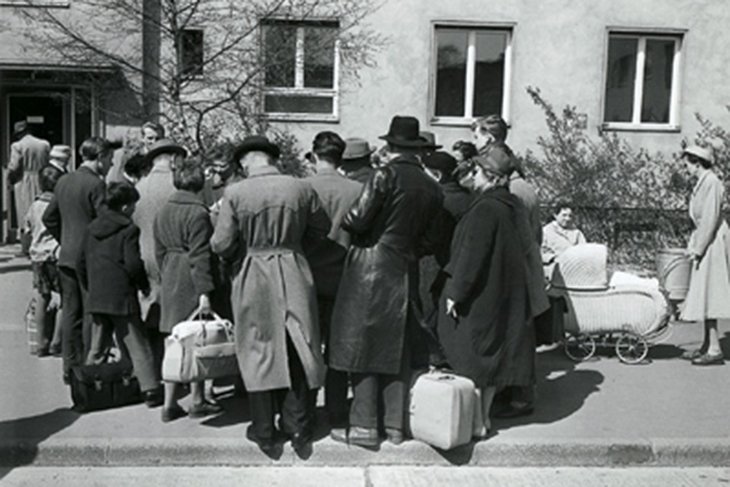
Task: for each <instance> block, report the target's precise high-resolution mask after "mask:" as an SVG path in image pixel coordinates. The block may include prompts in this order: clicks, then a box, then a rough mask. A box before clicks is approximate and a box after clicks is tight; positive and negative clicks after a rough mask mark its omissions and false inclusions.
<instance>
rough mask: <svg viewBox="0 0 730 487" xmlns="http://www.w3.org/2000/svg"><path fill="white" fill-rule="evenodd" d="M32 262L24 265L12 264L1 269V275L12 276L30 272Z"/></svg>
mask: <svg viewBox="0 0 730 487" xmlns="http://www.w3.org/2000/svg"><path fill="white" fill-rule="evenodd" d="M29 270H30V261H28V262H25V263H23V264H11V265H6V266H3V267H0V274H10V273H12V272H20V271H29Z"/></svg>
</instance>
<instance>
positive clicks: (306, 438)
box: [282, 431, 312, 451]
mask: <svg viewBox="0 0 730 487" xmlns="http://www.w3.org/2000/svg"><path fill="white" fill-rule="evenodd" d="M282 433H283V432H282ZM284 435H285V436H286V437H287V439H289V441H291V447H292V448H294V450H295V451H300V450H303V449H304V448H306V447H307V445H309V444H310V443H312V433H310V432H308V431H299V432H297V433H291V434H289V433H284Z"/></svg>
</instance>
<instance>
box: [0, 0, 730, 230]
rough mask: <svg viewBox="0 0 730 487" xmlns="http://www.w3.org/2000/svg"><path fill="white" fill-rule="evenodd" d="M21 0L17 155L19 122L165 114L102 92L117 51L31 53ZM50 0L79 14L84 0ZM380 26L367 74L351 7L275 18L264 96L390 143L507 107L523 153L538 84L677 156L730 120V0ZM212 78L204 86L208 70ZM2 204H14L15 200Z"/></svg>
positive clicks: (265, 103)
mask: <svg viewBox="0 0 730 487" xmlns="http://www.w3.org/2000/svg"><path fill="white" fill-rule="evenodd" d="M19 3H21V4H26V3H27V1H20V2H17V1H12V0H11V1H8V0H4V1H3V0H0V19H2V21H0V157H2V159H3V161H2V162H3V163H6V160H7V156H8V152H9V144H10V141H11V133H10V132H11V129H12V125H13V123H14V122H15V121H17V120H19V119H26V120H28V121H29V122H31V123H34V122H35V123H37V125H38V126H42V127H43V131H42V133H41V135H42V136H45V138H47V139H48V140H50V141H51V143H66V144H70V145H72V146H74V147H77V146H78V144H79V143H80V142H81V140H82V139H83V138H85V137H87V136H88V135H90V134H100V135H105V136H108V137H115V138H118V137H119V136H120V134H122V133H123V132H124V131H125V130H127V128H128V127H130V126H135V125H137V124H138V123H139V121H140V119H141V118H144V117H145V113H151V112H152V111H151V109H150V106H152V107H154V106H155V100H150V99H149V97H148V99H143V100H139V99H135V98H134V97H133V96H131V95H129V93H125V91H124V90H123V89H122V88H110V89H109V90H103V91H102V92H100V90H99V88H98V87H99V86H100V85H99V83H98V81H99V80H100V79H109V80H113V79H114V78H115V77H117V76H118V71H117V70H116V69H115V66H114V65H113V63H95V64H86V65H67V64H64V63H61V62H59V61H54V57H53V56H51V55H48V54H47V53H43V52H40V53H35V54H34V55H32V56H29V55H28V52H27V49H23V48H22V46H21V44H20V43H19V42H18V40H17V39H18V32H20V31H21V30H22V29H27V28H28V25H27V22H26V21H24V20H23V18H22V15H21V14H20V12H19V11H18V9H19V8H20V9H22V8H36V7H31V6H21V7H18V4H19ZM36 3H38V2H36ZM40 3H42V4H54V6H56V7H57V8H59V9H67V11H68V14H69V15H74V8H75V5H74V1H73V0H68V1H63V0H48V1H41V2H40ZM144 3H145V4H148V3H149V4H153V3H154V2H144ZM79 15H80V13H79ZM365 23H366V24H367V26H368V27H369V28H371V29H372V30H374V31H376V32H378V33H380V34H381V35H382V38H383V41H384V42H383V43H382V45H381V46H379V48H378V50H377V51H376V52H375V54H374V57H373V60H374V65H373V66H369V67H367V66H366V67H362V68H359V69H358V70H357V76H352V75H351V74H349V73H347V72H346V71H345V70H344V69H343V66H342V63H341V59H340V56H339V51H340V49H341V48H342V46H341V45H340V41H338V40H337V32H338V29H340V28H341V24H340V22H339V19H336V18H317V19H312V20H311V21H292V20H291V19H285V18H282V19H277V18H275V17H274V18H272V19H267V21H266V22H263V23H262V25H261V27H260V30H261V35H260V40H261V42H260V45H259V46H258V49H260V50H261V51H262V52H261V54H262V58H263V59H267V52H266V51H267V49H270V46H271V45H273V43H274V42H277V45H278V46H279V47H278V48H277V59H278V61H279V62H278V63H277V68H276V69H273V68H271V69H269V67H267V68H266V69H264V72H263V74H262V82H261V87H262V90H261V96H260V105H259V108H260V110H261V111H262V112H263V113H264V114H265V117H266V118H267V119H268V120H269V121H270V123H271V124H272V125H273V126H275V127H276V128H279V129H282V130H286V131H288V132H290V133H292V134H294V135H295V136H296V137H297V138H298V140H299V141H300V145H301V146H302V148H305V147H306V146H307V145H308V143H309V141H310V140H311V139H312V137H313V136H314V134H316V133H317V132H318V131H321V130H335V131H337V132H339V133H340V134H342V135H343V136H345V137H350V136H359V137H364V138H366V139H368V140H370V141H371V143H374V144H375V143H377V142H378V139H377V137H378V136H379V135H382V134H383V133H385V132H386V131H387V128H388V123H389V121H390V119H391V117H392V116H393V115H395V114H410V115H414V116H416V117H418V118H419V120H420V121H421V124H422V127H423V129H424V130H430V131H432V132H434V133H435V135H436V138H437V141H438V142H439V143H441V144H443V145H444V146H446V147H447V148H448V147H450V146H451V144H452V143H453V142H455V141H456V140H459V139H468V138H469V136H470V131H469V126H470V124H471V122H472V121H473V119H474V117H477V116H481V115H487V114H491V113H500V114H502V116H503V117H504V118H505V119H506V120H507V121H508V122H509V124H510V125H511V133H510V138H509V142H510V144H511V145H512V146H513V147H514V148H515V150H517V151H518V152H523V151H525V150H526V149H535V148H536V140H537V138H538V137H539V136H540V135H545V134H546V132H547V128H546V125H545V121H544V117H543V113H542V112H541V110H540V108H539V107H538V106H536V105H535V104H534V103H533V102H532V100H531V98H530V97H529V95H528V93H527V90H526V88H527V87H528V86H532V87H535V88H539V89H540V91H541V93H542V95H543V97H544V98H545V99H546V100H547V101H548V102H550V103H551V104H552V105H553V106H554V107H555V108H558V109H559V108H560V107H562V106H564V105H572V106H575V107H577V109H578V111H579V112H581V113H582V114H583V117H582V120H581V122H582V123H585V126H586V128H587V129H588V131H589V133H592V134H598V133H599V131H615V132H617V133H619V134H620V135H621V136H622V137H625V138H626V139H627V140H628V141H629V142H630V143H631V144H632V145H634V146H640V147H645V148H646V149H648V150H651V151H663V152H665V153H667V154H669V153H671V152H676V151H677V150H678V149H679V147H680V142H681V141H682V140H683V139H692V137H693V136H694V134H695V133H696V132H697V130H698V129H699V124H698V122H697V120H696V118H695V114H696V113H700V114H702V115H703V116H704V117H706V118H709V119H711V120H713V121H714V122H716V123H718V124H720V125H725V126H728V125H730V114H729V112H728V110H727V108H726V106H727V105H728V104H730V101H729V100H730V88H728V84H727V82H726V80H727V79H728V78H729V77H730V53H729V52H728V51H727V50H726V49H724V47H723V46H724V45H725V41H726V40H729V39H730V34H728V32H727V29H726V26H727V25H730V9H727V8H726V2H724V1H723V0H642V1H641V2H637V1H634V0H505V1H503V2H485V1H483V0H450V1H448V2H446V1H443V0H389V1H386V2H382V5H381V6H380V7H379V8H378V9H377V10H375V11H373V12H372V13H371V14H370V15H369V16H368V17H367V18H366V19H365ZM143 30H144V29H142V27H141V25H140V32H139V35H138V36H136V37H135V36H132V37H131V38H129V39H126V42H129V43H132V44H133V45H139V46H140V49H141V50H142V51H144V52H145V53H147V52H149V51H150V49H152V50H153V51H154V50H159V49H160V43H159V41H157V42H155V40H154V35H155V32H154V31H153V32H151V33H150V32H143ZM207 34H208V31H207V28H206V26H204V25H201V26H200V27H199V28H196V29H194V30H193V31H191V32H189V33H188V34H187V35H186V37H185V42H186V43H187V44H185V45H186V46H187V47H186V51H187V52H189V54H190V55H189V56H185V57H184V59H182V60H181V61H182V62H186V63H188V64H189V67H188V68H185V69H192V70H195V69H197V68H196V64H195V59H196V58H197V57H198V56H205V52H206V51H205V49H203V48H202V47H201V44H204V43H205V42H206V40H205V39H206V35H207ZM282 45H283V46H284V47H283V49H282V47H281V46H282ZM313 46H317V47H316V49H315V48H314V47H313ZM152 56H153V57H154V52H152ZM269 58H271V56H269ZM197 74H199V75H200V79H201V80H202V82H203V83H204V82H205V76H206V73H205V72H201V73H197ZM123 84H124V83H121V84H120V83H116V84H113V85H109V86H123ZM147 85H149V83H148V84H147ZM115 106H117V107H119V106H122V107H126V108H127V113H128V114H129V115H128V116H126V117H125V116H119V115H113V114H114V113H116V114H118V113H120V110H113V109H112V108H115ZM5 193H6V192H4V195H5V197H4V201H5V202H7V197H6V194H5ZM3 209H4V212H5V213H6V214H7V213H8V207H7V204H6V205H5V206H4V208H3ZM6 220H7V218H6Z"/></svg>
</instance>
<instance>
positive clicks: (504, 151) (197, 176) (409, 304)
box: [27, 115, 730, 451]
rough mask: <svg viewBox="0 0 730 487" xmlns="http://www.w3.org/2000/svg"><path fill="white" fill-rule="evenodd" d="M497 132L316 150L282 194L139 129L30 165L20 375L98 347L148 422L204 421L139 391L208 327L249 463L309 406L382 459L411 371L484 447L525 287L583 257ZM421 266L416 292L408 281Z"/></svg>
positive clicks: (398, 425) (223, 151) (530, 403)
mask: <svg viewBox="0 0 730 487" xmlns="http://www.w3.org/2000/svg"><path fill="white" fill-rule="evenodd" d="M507 131H508V126H507V124H506V123H505V121H504V120H502V119H501V117H499V116H497V115H493V116H488V117H483V118H479V119H477V120H476V121H475V122H474V124H473V125H472V134H473V141H472V142H467V141H460V142H458V143H457V144H455V145H454V146H453V148H452V151H451V152H447V151H443V150H440V149H442V147H441V146H440V145H438V144H436V143H435V140H434V137H433V135H432V134H429V133H428V132H422V131H420V127H419V123H418V120H417V119H416V118H414V117H410V116H395V117H394V118H393V119H392V121H391V124H390V127H389V130H388V132H387V133H386V134H385V135H383V136H382V137H380V139H382V140H383V142H384V144H383V147H382V148H381V149H380V150H377V151H376V150H375V149H374V148H373V147H371V146H370V144H369V143H368V142H367V141H366V140H364V139H361V138H348V139H346V140H343V138H342V137H341V136H340V135H338V134H337V133H335V132H332V131H324V132H320V133H318V134H317V135H316V136H315V137H314V139H313V141H312V144H311V150H310V151H309V152H308V153H307V156H306V160H307V164H308V167H309V168H310V170H309V175H308V176H306V177H303V178H298V177H293V176H290V175H287V174H284V173H282V170H281V169H280V166H279V164H278V161H279V158H280V156H281V154H280V148H279V147H278V146H277V145H276V144H274V143H273V142H271V141H270V140H269V139H267V138H266V137H264V136H250V137H247V138H245V139H244V140H243V141H242V142H241V143H240V144H238V145H237V146H231V145H224V146H221V147H217V148H214V149H213V150H211V151H209V152H208V153H206V154H203V155H191V154H189V153H188V151H187V150H186V149H185V148H184V147H182V146H180V145H178V144H177V143H175V142H174V141H173V140H170V139H168V138H165V134H164V129H163V127H162V126H160V125H159V124H156V123H146V124H145V125H144V126H143V127H142V128H141V140H139V141H134V140H130V141H128V142H127V143H126V144H125V146H124V147H123V148H121V149H118V150H116V151H114V150H113V147H112V146H111V144H110V143H109V141H107V140H105V139H103V138H100V137H91V138H89V139H87V140H86V141H84V142H83V143H82V144H81V147H80V149H79V153H80V156H81V158H82V163H81V164H80V165H79V167H78V168H77V169H76V170H75V171H71V172H69V171H68V170H67V166H68V160H69V157H70V148H68V147H65V146H54V147H53V148H51V147H44V148H41V149H40V150H45V151H46V152H47V153H48V154H49V155H50V156H51V157H50V161H49V162H48V163H47V164H44V165H43V167H40V168H39V169H37V177H38V186H39V190H38V196H37V198H35V200H34V201H33V203H32V204H30V205H29V209H28V210H27V228H28V231H29V232H30V234H31V235H32V244H31V249H30V252H31V255H30V256H31V260H32V264H33V273H34V289H35V292H36V294H37V296H38V299H41V300H42V304H41V306H40V307H41V308H43V309H49V310H50V309H54V308H58V307H59V306H60V308H61V317H60V320H59V323H60V325H59V326H55V327H54V325H53V323H50V322H49V323H48V325H47V329H46V330H45V331H43V332H42V333H41V335H42V336H43V337H45V341H44V342H43V343H42V345H41V354H58V353H60V354H61V355H62V357H63V377H64V380H65V381H68V376H69V371H70V369H71V367H72V366H74V365H77V364H84V363H85V364H97V363H103V362H104V361H106V360H109V355H110V350H111V349H112V347H113V345H114V342H115V341H116V343H117V346H118V347H120V348H122V349H123V350H124V353H125V355H126V356H127V357H128V358H129V359H130V360H131V362H132V364H133V367H134V372H135V375H136V377H137V379H138V381H139V384H140V388H141V390H142V392H143V394H144V399H145V402H146V404H147V405H148V406H149V407H159V406H162V408H161V411H162V412H161V417H162V421H164V422H168V421H173V420H176V419H178V418H180V417H183V416H186V415H187V416H190V417H203V416H207V415H211V414H216V413H219V412H221V410H222V408H221V406H220V404H218V403H217V402H216V401H215V399H214V397H212V396H211V394H210V390H206V387H205V384H204V383H203V382H200V383H192V384H190V393H191V397H192V405H191V406H190V407H189V408H188V409H187V410H185V409H183V408H182V407H181V406H180V405H179V404H178V403H177V399H176V398H177V397H178V390H177V389H178V388H179V385H178V384H176V383H169V382H166V383H164V386H163V385H162V384H161V381H160V367H161V361H162V358H163V356H164V341H163V340H164V337H165V336H166V335H168V334H170V333H171V331H172V329H173V327H174V326H175V325H176V324H177V323H180V322H182V321H184V320H186V319H187V318H188V317H190V316H191V315H192V314H194V313H200V314H203V315H204V314H207V313H210V312H212V311H215V312H216V313H218V314H219V315H221V316H224V317H226V318H229V319H231V320H232V321H233V323H234V338H235V345H236V356H237V361H238V366H239V370H240V375H241V378H242V382H243V385H244V386H245V390H246V393H247V397H248V401H249V407H250V412H251V417H252V422H251V425H250V427H249V428H248V430H247V437H248V438H249V439H250V440H252V441H254V442H255V443H256V444H258V445H259V447H260V448H261V449H262V450H264V451H270V450H271V449H272V448H274V446H275V445H276V444H277V442H279V441H281V440H282V439H289V440H291V442H292V444H293V445H294V447H295V448H298V447H302V446H304V445H307V444H308V443H309V442H311V440H312V434H313V431H314V426H315V421H316V416H315V405H316V392H317V390H318V389H319V388H321V387H324V391H325V394H324V397H325V409H326V412H327V415H328V419H329V423H330V425H331V427H332V429H331V436H332V438H333V439H335V440H337V441H341V442H345V443H349V444H357V445H361V446H375V445H377V444H378V443H379V442H380V441H381V439H382V438H385V439H387V440H388V441H390V442H393V443H395V444H398V443H400V442H402V441H403V440H404V435H405V434H406V431H407V427H406V423H405V421H406V417H407V410H406V405H407V397H408V387H409V385H410V383H411V378H412V375H413V371H414V370H419V369H423V368H425V367H428V366H429V365H439V366H448V367H449V368H450V369H452V370H454V371H455V372H456V373H458V374H461V375H463V376H465V377H468V378H470V379H471V380H472V381H473V382H474V384H475V385H476V387H477V388H478V389H479V390H480V393H481V394H480V397H481V399H480V400H481V404H480V405H479V407H481V410H482V413H483V414H482V418H483V422H484V424H483V428H482V429H481V431H482V432H483V435H482V436H484V437H486V436H487V435H489V434H490V431H491V422H490V417H494V416H498V417H514V416H520V415H529V414H531V413H532V411H533V409H534V407H535V395H534V385H535V348H536V329H535V324H536V323H543V324H544V323H545V322H546V320H545V317H546V316H552V315H551V313H550V306H551V303H550V301H549V299H548V296H547V294H546V275H547V276H548V277H549V272H550V271H549V269H550V266H551V265H552V264H553V263H554V261H555V257H556V255H558V254H559V253H560V252H562V251H564V250H565V248H567V247H569V246H572V245H577V244H580V243H583V242H585V237H584V236H583V234H582V233H581V232H580V230H578V229H577V228H575V226H574V224H573V222H572V212H571V207H570V204H568V203H559V204H558V205H556V208H555V214H554V217H555V221H554V222H551V223H549V224H548V225H546V226H544V227H543V225H542V221H541V218H540V205H539V201H538V198H537V195H536V192H535V190H534V188H533V187H532V186H531V185H530V183H528V182H527V181H526V180H525V174H524V171H523V169H522V167H521V166H520V164H519V160H518V159H517V158H516V157H515V156H514V154H513V152H512V150H511V149H510V147H509V146H508V145H507V143H506V139H507ZM33 142H34V144H35V145H39V144H36V143H35V141H33ZM703 154H704V153H703ZM700 155H702V154H700ZM688 157H699V156H696V154H694V153H693V152H691V151H690V152H689V153H688ZM699 159H701V157H700V158H699ZM699 159H698V160H699ZM702 160H704V159H702ZM374 161H376V162H375V163H374ZM27 172H28V173H31V171H27ZM703 174H704V173H703ZM705 179H708V178H705ZM703 184H709V183H706V182H705V183H703ZM691 209H692V210H693V211H695V212H698V211H701V210H699V209H698V206H697V205H695V206H694V207H692V208H691ZM722 229H723V231H726V230H727V227H726V226H725V227H722ZM707 238H710V237H707ZM712 238H714V237H712ZM693 242H695V244H693V245H695V246H697V248H695V247H691V248H692V251H693V252H694V256H695V257H694V258H695V259H696V260H697V261H700V260H701V256H702V255H703V254H704V250H706V248H707V247H708V245H709V246H710V249H711V250H712V252H715V253H717V252H723V251H724V250H723V249H719V247H718V248H715V247H717V246H715V247H713V246H712V245H710V244H709V243H707V242H704V241H703V242H704V243H702V244H700V243H696V241H695V240H693ZM701 245H702V246H704V247H703V249H699V246H701ZM713 245H714V244H713ZM713 255H714V254H713ZM424 259H435V262H436V263H437V266H438V271H437V272H436V273H435V275H429V274H428V273H423V272H420V271H421V269H420V268H419V262H421V261H423V260H424ZM544 266H545V267H544ZM546 272H547V274H546ZM706 272H711V271H709V270H707V271H706ZM423 279H428V280H429V281H430V282H429V286H430V295H429V296H428V297H427V298H426V299H425V300H424V299H423V296H420V295H419V285H420V282H421V280H423ZM727 281H728V282H729V283H730V279H728V280H727ZM694 289H695V291H692V290H691V291H690V296H695V295H694V294H693V292H697V291H696V289H697V285H695V287H694ZM698 292H700V293H702V292H705V293H706V292H707V290H706V289H705V290H704V291H703V290H700V291H698ZM703 296H704V294H703ZM693 299H694V301H692V302H699V301H701V298H700V297H699V296H695V298H693ZM426 301H428V302H426ZM429 307H430V308H432V310H433V312H432V313H426V312H425V309H427V308H429ZM700 308H701V307H700ZM685 314H686V315H687V316H688V317H690V318H692V319H705V318H707V317H708V315H707V310H706V309H704V308H702V309H699V308H698V307H695V306H692V307H689V308H688V309H686V310H685ZM46 321H48V320H46ZM547 326H548V327H549V328H553V327H556V326H559V324H558V323H553V322H552V321H551V320H549V319H548V320H547ZM713 330H714V334H713ZM538 335H539V333H538ZM544 335H546V336H550V337H556V336H559V335H560V333H559V332H558V333H556V332H555V330H554V329H550V330H548V331H547V332H546V333H544ZM713 337H714V338H713ZM114 338H116V340H115V339H114ZM548 341H550V340H548ZM705 342H706V343H705V345H704V346H703V348H704V349H703V350H699V351H697V352H695V353H694V355H693V356H692V358H693V359H694V360H695V361H698V360H699V361H704V362H710V363H712V362H713V361H715V362H716V361H717V360H718V357H719V360H721V359H722V352H721V351H719V352H718V346H716V345H717V343H716V322H715V323H714V324H713V323H712V322H710V324H709V325H708V328H707V335H706V339H705ZM718 354H719V355H718ZM698 357H699V358H698ZM708 357H709V358H708ZM350 389H351V391H352V401H351V404H348V392H349V390H350ZM277 415H278V422H277V421H276V417H277Z"/></svg>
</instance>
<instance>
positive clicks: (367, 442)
mask: <svg viewBox="0 0 730 487" xmlns="http://www.w3.org/2000/svg"><path fill="white" fill-rule="evenodd" d="M330 437H331V438H332V439H333V440H335V441H339V442H340V443H347V444H349V445H359V446H365V447H374V446H378V430H376V429H375V428H361V427H359V426H350V428H349V429H346V428H334V429H333V430H332V432H331V433H330Z"/></svg>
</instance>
